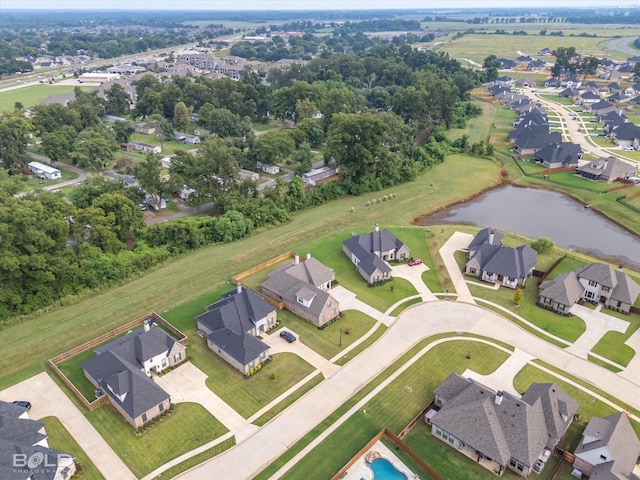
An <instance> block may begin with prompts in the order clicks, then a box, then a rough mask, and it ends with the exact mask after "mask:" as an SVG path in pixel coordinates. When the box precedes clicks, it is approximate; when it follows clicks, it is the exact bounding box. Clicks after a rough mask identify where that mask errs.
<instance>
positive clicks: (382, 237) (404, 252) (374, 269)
mask: <svg viewBox="0 0 640 480" xmlns="http://www.w3.org/2000/svg"><path fill="white" fill-rule="evenodd" d="M342 252H343V253H344V254H345V255H346V256H347V258H349V259H350V260H351V261H352V262H353V264H354V265H355V266H356V270H357V271H358V273H359V274H360V275H362V277H363V278H364V279H365V280H366V281H367V283H369V285H373V284H374V283H378V282H380V281H383V280H388V279H390V278H391V266H390V265H389V264H388V263H387V262H388V261H390V260H396V261H405V260H408V259H409V253H410V252H409V247H407V246H406V245H405V244H404V243H402V242H401V241H400V240H399V239H397V238H396V237H395V235H393V234H392V233H391V232H390V231H389V230H380V227H379V226H378V224H376V226H375V230H374V231H373V232H370V233H365V234H362V235H354V236H352V237H351V238H348V239H347V240H344V241H343V242H342Z"/></svg>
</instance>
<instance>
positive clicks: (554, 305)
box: [538, 263, 640, 314]
mask: <svg viewBox="0 0 640 480" xmlns="http://www.w3.org/2000/svg"><path fill="white" fill-rule="evenodd" d="M639 295H640V285H638V284H637V283H636V282H635V281H633V280H632V279H631V277H629V275H627V274H626V273H624V272H622V271H621V270H619V269H614V268H613V267H611V266H610V265H605V264H604V263H590V264H589V265H586V266H584V267H580V268H577V269H576V270H574V271H572V272H567V273H562V274H560V275H558V276H556V277H555V278H554V279H552V280H547V281H545V282H542V283H541V284H540V287H539V292H538V305H539V306H541V307H544V308H547V309H549V310H553V311H555V312H558V313H562V314H566V313H568V312H569V309H570V308H571V307H572V306H573V305H574V304H575V303H576V302H577V301H578V300H579V299H581V298H582V299H585V300H587V301H590V302H598V303H603V304H604V305H605V306H606V307H608V308H611V309H614V310H618V311H621V312H624V313H629V308H630V307H631V305H633V304H634V303H635V301H636V299H637V298H638V296H639Z"/></svg>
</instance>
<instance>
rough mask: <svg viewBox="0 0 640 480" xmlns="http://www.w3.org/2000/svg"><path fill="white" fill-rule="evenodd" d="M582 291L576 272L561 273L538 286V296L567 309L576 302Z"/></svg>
mask: <svg viewBox="0 0 640 480" xmlns="http://www.w3.org/2000/svg"><path fill="white" fill-rule="evenodd" d="M583 291H584V288H582V285H581V284H580V282H579V281H578V276H577V275H576V272H565V273H561V274H559V275H558V276H556V278H554V279H553V280H546V281H544V282H542V283H541V284H540V295H542V296H543V297H546V298H550V299H551V300H553V301H555V302H558V303H559V304H561V305H566V306H568V307H570V306H571V305H573V304H574V303H576V302H577V301H578V299H579V298H580V296H581V295H582V292H583Z"/></svg>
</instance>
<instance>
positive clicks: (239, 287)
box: [236, 282, 242, 293]
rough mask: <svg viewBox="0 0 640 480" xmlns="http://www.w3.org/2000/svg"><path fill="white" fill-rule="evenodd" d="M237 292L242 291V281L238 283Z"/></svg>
mask: <svg viewBox="0 0 640 480" xmlns="http://www.w3.org/2000/svg"><path fill="white" fill-rule="evenodd" d="M236 293H242V284H241V283H240V282H238V283H236Z"/></svg>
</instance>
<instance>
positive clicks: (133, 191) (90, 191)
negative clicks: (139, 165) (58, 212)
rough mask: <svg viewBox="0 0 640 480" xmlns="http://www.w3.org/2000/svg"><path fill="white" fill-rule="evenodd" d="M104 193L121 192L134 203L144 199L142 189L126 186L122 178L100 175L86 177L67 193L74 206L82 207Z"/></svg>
mask: <svg viewBox="0 0 640 480" xmlns="http://www.w3.org/2000/svg"><path fill="white" fill-rule="evenodd" d="M105 193H121V194H123V195H125V196H126V197H127V198H129V199H131V201H132V202H134V203H135V204H136V205H137V204H138V203H140V202H141V201H142V200H143V199H144V193H143V192H142V190H140V189H138V188H133V187H128V186H127V184H126V183H125V182H124V180H119V179H111V178H109V179H107V178H105V177H103V176H102V175H94V176H92V177H89V178H87V179H86V180H85V181H84V182H82V185H78V186H77V187H75V188H74V189H73V190H72V191H71V192H70V193H69V198H70V200H71V203H72V204H73V205H74V206H76V207H77V208H79V209H83V208H89V207H90V206H91V205H92V204H93V201H94V200H95V199H96V198H98V197H99V196H101V195H103V194H105ZM85 223H90V222H85Z"/></svg>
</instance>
